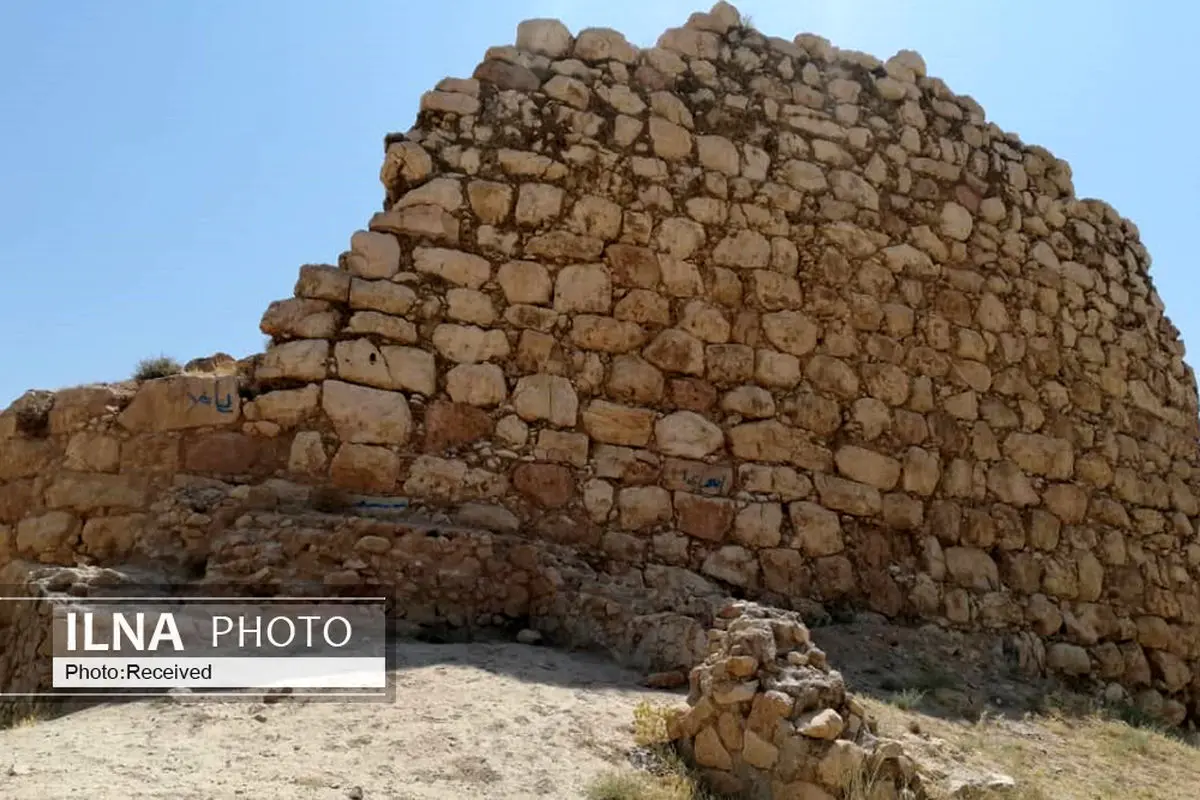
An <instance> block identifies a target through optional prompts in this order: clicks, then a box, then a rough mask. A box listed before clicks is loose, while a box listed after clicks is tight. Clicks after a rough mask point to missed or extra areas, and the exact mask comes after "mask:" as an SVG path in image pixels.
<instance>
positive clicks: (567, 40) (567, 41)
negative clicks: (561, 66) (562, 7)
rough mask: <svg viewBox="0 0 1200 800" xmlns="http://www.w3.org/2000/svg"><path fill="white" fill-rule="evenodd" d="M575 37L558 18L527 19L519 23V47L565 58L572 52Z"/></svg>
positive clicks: (553, 56)
mask: <svg viewBox="0 0 1200 800" xmlns="http://www.w3.org/2000/svg"><path fill="white" fill-rule="evenodd" d="M574 41H575V40H574V37H572V36H571V31H570V30H568V28H567V26H566V25H564V24H563V23H562V22H560V21H559V20H556V19H527V20H525V21H524V22H522V23H520V24H518V25H517V49H518V50H526V51H528V52H530V53H537V54H538V55H543V56H549V57H550V58H563V57H565V56H566V55H567V54H568V53H570V52H571V45H572V44H574Z"/></svg>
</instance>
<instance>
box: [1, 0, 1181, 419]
mask: <svg viewBox="0 0 1200 800" xmlns="http://www.w3.org/2000/svg"><path fill="white" fill-rule="evenodd" d="M701 6H703V9H704V10H707V8H708V4H707V3H706V2H705V3H701V2H697V3H696V4H695V5H691V4H686V3H681V2H677V1H676V0H653V2H647V0H605V2H581V1H580V2H575V1H573V0H544V1H543V2H506V1H505V0H453V2H441V3H428V4H426V3H418V2H414V1H413V0H386V1H384V0H353V2H329V1H328V0H288V1H287V2H282V1H281V0H205V1H204V2H201V1H200V0H169V1H164V0H153V1H152V0H121V1H120V2H111V0H107V1H105V2H101V0H74V1H73V2H70V3H48V2H44V1H43V0H4V2H2V3H0V75H3V76H4V78H3V80H0V120H2V124H0V275H2V276H3V282H2V283H0V287H2V288H0V297H2V298H3V301H4V302H3V305H2V310H0V346H2V349H0V407H3V406H5V405H7V404H8V403H9V402H10V401H11V400H12V399H15V398H16V397H17V396H18V395H20V394H21V393H22V392H23V391H24V390H25V389H28V388H43V389H55V388H61V387H64V386H70V385H75V384H79V383H85V382H91V381H106V380H121V379H124V378H126V377H128V375H129V374H130V372H131V370H132V369H133V367H134V366H135V364H136V363H137V361H138V360H139V359H141V358H144V357H147V356H153V355H158V354H160V353H164V354H167V355H170V356H173V357H175V358H177V359H179V360H180V361H186V360H187V359H190V358H194V357H197V356H205V355H210V354H211V353H213V352H216V351H225V352H228V353H231V354H232V355H234V356H236V357H242V356H244V355H247V354H249V353H252V352H256V351H257V350H258V349H259V348H260V347H261V344H262V340H263V337H262V335H261V334H260V333H259V332H258V321H259V318H260V317H261V315H262V312H263V310H264V309H265V308H266V306H267V304H268V303H269V302H271V301H272V300H276V299H280V298H284V297H288V296H290V294H291V291H292V286H293V284H294V282H295V279H296V275H297V269H298V267H299V266H300V265H301V264H304V263H321V262H326V263H328V262H332V261H333V260H334V259H336V258H337V255H338V253H339V252H341V251H342V250H344V249H345V248H346V247H347V246H348V242H349V237H350V234H351V233H352V232H353V231H354V230H355V229H357V228H359V227H362V226H363V225H365V223H366V222H367V220H368V219H369V218H370V215H371V214H372V213H374V212H375V211H377V210H378V209H379V204H380V202H381V199H382V189H381V187H380V185H379V182H378V171H379V165H380V163H381V160H382V156H383V145H382V142H383V136H384V134H385V133H387V132H389V131H404V130H407V129H408V128H409V127H410V126H411V125H412V122H413V120H414V119H415V115H416V108H417V102H418V99H419V97H420V95H421V93H422V92H424V91H425V90H426V89H428V88H431V87H432V86H433V84H434V83H435V82H436V81H438V80H439V79H440V78H442V77H445V76H456V77H469V76H470V74H471V72H472V70H473V69H474V67H475V65H476V63H477V62H478V61H479V60H480V59H481V58H482V56H483V53H484V50H485V49H486V48H487V47H488V46H490V45H497V44H508V43H511V42H512V41H513V40H514V38H515V31H516V25H517V23H518V22H519V21H520V20H522V19H525V18H529V17H540V16H556V17H559V18H561V19H563V20H564V21H565V22H566V23H567V25H568V26H569V27H570V28H571V29H572V30H573V31H578V30H579V29H580V28H582V27H587V26H606V27H614V28H617V29H619V30H621V31H623V32H624V33H625V34H626V35H627V36H628V37H629V38H630V39H631V40H632V41H633V42H634V43H635V44H639V45H643V46H645V45H649V44H652V43H653V42H654V40H655V39H656V38H657V36H658V34H659V33H661V32H662V30H664V29H665V28H667V27H671V26H674V25H678V24H681V23H682V22H683V21H684V20H685V19H686V18H687V15H688V14H689V13H690V12H691V11H695V10H700V9H701ZM738 6H739V8H740V9H741V10H742V12H743V13H746V14H749V15H751V16H752V17H753V21H754V24H755V26H756V27H757V28H759V30H761V31H763V32H764V33H767V34H768V35H777V36H785V37H791V36H792V35H794V34H796V33H798V32H802V31H803V32H813V33H818V34H821V35H823V36H826V37H828V38H829V39H831V40H832V41H833V43H834V44H836V45H838V46H839V47H846V48H853V49H858V50H864V51H866V52H869V53H872V54H874V55H877V56H881V57H884V58H886V57H888V56H890V55H891V54H892V53H894V52H895V51H896V50H898V49H902V48H912V49H916V50H918V51H919V52H920V53H922V54H923V55H924V56H925V59H926V61H927V63H928V65H929V69H930V73H931V74H933V75H936V76H938V77H941V78H943V79H944V80H945V81H946V82H947V83H948V84H949V86H950V87H951V89H953V90H954V91H956V92H960V93H966V94H970V95H972V96H974V97H975V99H976V100H978V101H979V102H980V103H981V104H982V105H983V107H984V108H985V109H987V112H988V117H989V119H991V120H993V121H995V122H997V123H998V124H999V125H1000V126H1001V127H1002V128H1004V129H1005V130H1009V131H1013V132H1015V133H1017V134H1019V135H1020V136H1021V137H1022V138H1023V140H1024V141H1026V142H1029V143H1034V144H1040V145H1043V146H1045V147H1047V148H1048V149H1050V150H1051V151H1052V152H1053V153H1055V154H1056V155H1057V156H1059V157H1060V158H1065V159H1067V160H1068V161H1069V162H1070V163H1071V165H1072V167H1073V169H1074V174H1075V185H1076V189H1077V192H1078V193H1079V194H1080V195H1081V196H1085V197H1088V196H1090V197H1100V198H1102V199H1105V200H1107V201H1109V202H1110V203H1112V204H1113V205H1114V206H1115V207H1116V208H1117V210H1118V211H1120V212H1121V213H1122V214H1124V215H1125V216H1126V217H1129V218H1130V219H1132V220H1134V222H1136V223H1137V224H1138V226H1139V227H1140V229H1141V232H1142V237H1143V240H1144V241H1145V243H1146V245H1147V247H1148V248H1149V249H1150V252H1151V254H1152V255H1153V257H1154V266H1153V270H1152V277H1153V278H1154V280H1155V282H1156V285H1157V287H1158V289H1159V292H1160V294H1161V295H1162V296H1163V297H1164V299H1165V300H1166V303H1167V313H1168V314H1169V315H1170V316H1171V317H1172V319H1173V320H1174V321H1175V323H1176V324H1177V325H1178V326H1179V328H1180V329H1181V330H1182V331H1183V334H1184V339H1185V341H1187V342H1189V343H1190V344H1191V345H1192V348H1193V349H1195V348H1196V347H1200V312H1197V311H1196V309H1197V307H1198V303H1200V289H1197V281H1196V280H1194V279H1190V278H1189V277H1188V276H1189V275H1194V274H1195V266H1194V264H1195V255H1194V253H1195V249H1196V248H1195V246H1194V245H1190V244H1189V241H1190V239H1189V237H1190V236H1191V235H1192V234H1193V233H1194V232H1195V230H1196V223H1197V218H1196V212H1197V205H1198V204H1197V200H1196V198H1197V196H1198V190H1200V156H1197V150H1196V145H1195V144H1194V143H1193V142H1192V141H1191V137H1192V135H1193V133H1194V131H1196V130H1197V128H1198V127H1200V112H1198V111H1197V108H1198V106H1197V104H1196V103H1195V102H1193V99H1192V97H1191V88H1192V86H1193V85H1194V81H1193V80H1192V78H1193V77H1194V76H1195V63H1196V62H1195V55H1194V52H1193V49H1194V48H1193V44H1194V41H1195V38H1194V37H1195V35H1196V31H1197V30H1198V29H1200V11H1198V10H1197V9H1198V8H1200V5H1197V4H1194V3H1188V2H1183V0H1179V1H1178V2H1166V1H1164V2H1153V3H1130V2H1121V3H1118V2H1112V1H1111V0H1091V1H1090V2H1083V1H1081V0H1080V1H1076V0H1053V1H1052V2H1047V0H1036V2H1035V1H1034V0H1007V1H1006V2H1000V1H999V0H993V1H991V2H986V1H985V0H969V1H967V2H964V1H963V0H924V1H919V0H912V1H910V2H901V0H890V2H884V0H757V1H754V0H746V1H745V2H742V3H740V4H738ZM1189 360H1190V359H1189Z"/></svg>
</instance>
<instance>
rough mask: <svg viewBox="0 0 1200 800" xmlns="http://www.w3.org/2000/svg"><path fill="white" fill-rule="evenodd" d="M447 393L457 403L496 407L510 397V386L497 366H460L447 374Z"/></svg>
mask: <svg viewBox="0 0 1200 800" xmlns="http://www.w3.org/2000/svg"><path fill="white" fill-rule="evenodd" d="M446 391H447V393H448V394H449V395H450V399H451V400H453V401H454V402H456V403H466V404H467V405H472V406H496V405H499V404H500V403H503V402H504V398H505V397H507V396H508V384H507V383H505V380H504V370H502V369H500V367H498V366H496V365H495V364H459V365H458V366H456V367H454V368H453V369H451V370H450V372H448V373H447V374H446Z"/></svg>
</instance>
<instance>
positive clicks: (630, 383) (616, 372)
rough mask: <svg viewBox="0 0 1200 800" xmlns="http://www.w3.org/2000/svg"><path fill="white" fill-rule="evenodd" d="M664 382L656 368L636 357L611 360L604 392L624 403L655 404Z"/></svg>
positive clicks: (660, 396) (622, 356) (623, 356)
mask: <svg viewBox="0 0 1200 800" xmlns="http://www.w3.org/2000/svg"><path fill="white" fill-rule="evenodd" d="M665 385H666V382H665V381H664V380H663V374H662V373H661V372H659V371H658V369H657V368H656V367H654V366H653V365H652V364H650V363H649V362H648V361H646V360H645V359H643V358H642V357H641V356H638V355H618V356H615V357H614V358H613V361H612V367H611V368H610V370H609V373H608V384H607V386H606V391H607V393H608V396H609V397H611V398H612V399H613V400H618V401H621V402H625V403H634V404H641V403H657V402H658V401H659V400H661V399H662V397H663V391H664V387H665Z"/></svg>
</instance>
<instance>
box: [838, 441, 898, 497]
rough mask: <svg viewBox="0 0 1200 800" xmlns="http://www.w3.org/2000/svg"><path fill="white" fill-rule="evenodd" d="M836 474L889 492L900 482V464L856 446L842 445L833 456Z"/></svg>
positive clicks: (892, 459)
mask: <svg viewBox="0 0 1200 800" xmlns="http://www.w3.org/2000/svg"><path fill="white" fill-rule="evenodd" d="M833 460H834V463H835V464H836V465H837V468H838V472H840V473H842V474H843V475H845V476H846V477H847V478H850V479H851V480H855V481H858V482H859V483H865V484H867V485H868V486H874V487H875V488H876V489H879V490H881V491H885V492H887V491H891V490H892V489H894V488H895V487H896V484H897V483H898V482H899V481H900V469H901V466H900V462H899V461H897V460H896V459H894V458H891V457H889V456H885V455H882V454H880V453H876V452H875V451H873V450H868V449H866V448H865V447H858V446H856V445H843V446H842V447H840V448H839V449H838V450H837V452H836V453H835V454H834V456H833Z"/></svg>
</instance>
